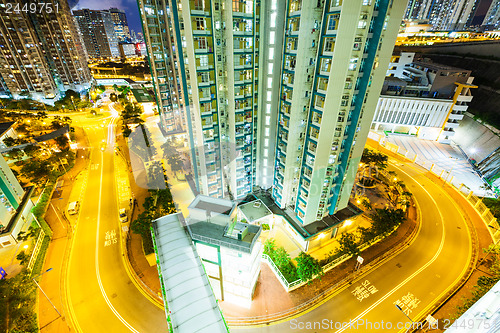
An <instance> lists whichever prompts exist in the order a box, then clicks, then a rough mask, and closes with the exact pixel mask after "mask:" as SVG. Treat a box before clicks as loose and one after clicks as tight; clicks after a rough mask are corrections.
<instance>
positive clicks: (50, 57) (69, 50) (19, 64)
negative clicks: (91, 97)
mask: <svg viewBox="0 0 500 333" xmlns="http://www.w3.org/2000/svg"><path fill="white" fill-rule="evenodd" d="M18 3H19V4H23V3H24V1H18ZM49 3H50V4H51V5H52V8H54V11H52V12H50V13H48V12H47V13H38V12H35V13H31V12H25V11H12V12H11V13H8V12H7V4H10V5H12V3H9V2H7V1H2V2H0V6H1V7H2V8H3V9H2V10H1V11H0V41H1V43H0V76H1V79H0V81H1V86H2V90H4V93H5V94H7V95H10V96H12V97H15V98H18V97H23V96H30V97H32V98H35V99H45V98H48V99H51V98H54V97H56V96H57V95H58V94H59V93H60V92H62V91H65V90H67V89H73V90H76V91H81V90H84V89H88V88H89V86H90V81H91V76H90V71H89V70H88V68H87V58H86V56H85V53H84V50H83V46H82V45H81V42H80V39H79V37H78V32H77V29H76V26H75V23H74V21H73V18H72V16H71V11H70V9H69V7H68V4H67V3H66V2H61V3H59V2H58V1H57V2H56V1H55V0H53V1H49ZM56 4H57V7H56ZM55 8H57V11H56V9H55Z"/></svg>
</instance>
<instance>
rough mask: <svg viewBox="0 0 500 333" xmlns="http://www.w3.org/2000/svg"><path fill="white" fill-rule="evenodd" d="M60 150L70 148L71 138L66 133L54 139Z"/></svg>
mask: <svg viewBox="0 0 500 333" xmlns="http://www.w3.org/2000/svg"><path fill="white" fill-rule="evenodd" d="M54 141H55V142H56V144H57V147H59V149H60V150H68V149H69V139H68V137H67V136H66V135H59V136H58V137H56V138H55V139H54Z"/></svg>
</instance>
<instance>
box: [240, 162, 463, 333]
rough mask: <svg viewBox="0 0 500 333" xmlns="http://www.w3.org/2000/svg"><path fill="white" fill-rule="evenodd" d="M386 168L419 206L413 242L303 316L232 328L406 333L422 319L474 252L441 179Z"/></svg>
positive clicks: (411, 168) (407, 169)
mask: <svg viewBox="0 0 500 333" xmlns="http://www.w3.org/2000/svg"><path fill="white" fill-rule="evenodd" d="M388 169H389V170H394V171H396V172H397V173H398V178H400V179H401V180H403V181H404V182H405V184H406V185H407V186H408V188H409V189H410V191H412V192H413V195H414V197H415V198H416V200H417V201H418V204H419V206H420V209H421V213H422V225H421V230H420V231H419V234H418V235H417V238H416V239H415V241H414V242H413V243H412V245H411V246H410V247H409V248H408V249H406V250H405V251H404V252H402V253H401V254H399V255H397V256H396V257H394V258H392V259H391V260H389V261H388V262H386V263H385V264H383V265H381V266H380V267H379V268H378V269H376V270H374V271H373V272H371V273H368V274H366V275H365V276H360V277H359V278H358V280H357V281H355V282H353V283H352V285H350V286H349V287H347V288H346V289H344V290H342V291H340V292H339V293H338V294H337V295H335V296H334V297H332V298H331V299H329V300H328V301H326V302H325V303H323V304H322V305H320V306H318V307H316V308H315V309H313V310H311V311H310V312H308V313H307V314H304V315H302V316H299V317H297V318H293V319H291V320H288V321H285V322H282V323H279V324H275V325H270V326H265V327H259V328H251V329H249V328H233V329H232V330H233V331H245V332H247V331H248V332H280V333H281V332H405V331H406V329H405V328H404V327H405V326H404V325H411V321H410V320H413V321H415V320H416V319H420V320H422V319H421V318H423V319H425V317H426V316H427V314H428V308H429V307H430V306H431V305H432V304H434V303H435V302H436V301H437V300H438V299H439V298H440V297H442V295H444V294H445V293H446V292H447V291H448V290H449V288H451V286H452V285H454V284H455V283H457V282H458V279H459V278H460V277H461V275H462V274H463V273H464V272H465V269H466V268H467V265H468V261H469V260H470V257H471V255H472V252H471V247H472V245H471V241H470V236H469V229H468V227H467V226H466V223H465V221H464V219H463V217H462V215H461V211H460V209H459V207H458V206H457V204H456V203H455V202H453V201H452V200H451V198H449V197H448V196H447V194H446V193H445V192H444V191H443V189H442V187H441V183H434V182H432V181H431V180H430V179H428V178H427V177H425V176H424V175H423V173H422V172H421V171H420V170H418V169H417V168H416V167H414V166H412V165H410V164H404V165H403V164H401V163H396V164H394V163H391V164H390V166H389V167H388ZM364 264H368V263H364ZM396 303H397V304H398V305H399V306H400V307H401V310H399V309H398V308H397V307H396V305H395V304H396ZM398 325H399V326H398ZM407 327H409V326H407Z"/></svg>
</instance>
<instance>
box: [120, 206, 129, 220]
mask: <svg viewBox="0 0 500 333" xmlns="http://www.w3.org/2000/svg"><path fill="white" fill-rule="evenodd" d="M119 218H120V222H123V223H125V222H127V221H128V216H127V210H126V209H125V208H122V209H120V216H119Z"/></svg>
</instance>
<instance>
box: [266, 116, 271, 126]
mask: <svg viewBox="0 0 500 333" xmlns="http://www.w3.org/2000/svg"><path fill="white" fill-rule="evenodd" d="M266 125H268V126H269V125H271V117H270V116H266Z"/></svg>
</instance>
